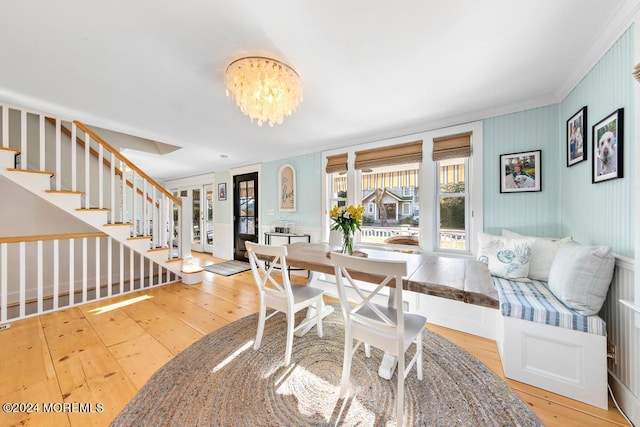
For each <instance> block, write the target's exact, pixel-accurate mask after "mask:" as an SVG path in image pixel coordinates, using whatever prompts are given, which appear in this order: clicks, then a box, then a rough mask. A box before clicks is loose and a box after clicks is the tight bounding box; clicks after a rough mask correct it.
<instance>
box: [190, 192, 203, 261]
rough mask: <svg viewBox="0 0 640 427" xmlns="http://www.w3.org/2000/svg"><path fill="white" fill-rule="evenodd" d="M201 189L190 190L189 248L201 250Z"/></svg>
mask: <svg viewBox="0 0 640 427" xmlns="http://www.w3.org/2000/svg"><path fill="white" fill-rule="evenodd" d="M201 193H202V190H200V189H199V188H194V189H192V190H191V207H192V209H193V210H192V221H191V250H192V251H198V252H202V239H201V233H202V212H201V211H200V207H201V205H202V203H201V200H200V195H201Z"/></svg>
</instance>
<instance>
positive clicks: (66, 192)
mask: <svg viewBox="0 0 640 427" xmlns="http://www.w3.org/2000/svg"><path fill="white" fill-rule="evenodd" d="M44 192H45V193H56V194H84V191H72V190H44Z"/></svg>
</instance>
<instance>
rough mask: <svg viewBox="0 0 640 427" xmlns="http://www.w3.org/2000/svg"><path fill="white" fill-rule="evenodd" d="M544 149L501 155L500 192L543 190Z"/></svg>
mask: <svg viewBox="0 0 640 427" xmlns="http://www.w3.org/2000/svg"><path fill="white" fill-rule="evenodd" d="M541 157H542V150H535V151H526V152H523V153H511V154H501V155H500V192H501V193H522V192H528V191H541V190H542V182H541V180H542V170H541Z"/></svg>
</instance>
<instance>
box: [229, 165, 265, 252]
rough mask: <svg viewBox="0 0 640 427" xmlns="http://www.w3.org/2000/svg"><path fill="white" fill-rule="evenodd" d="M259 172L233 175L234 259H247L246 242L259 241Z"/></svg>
mask: <svg viewBox="0 0 640 427" xmlns="http://www.w3.org/2000/svg"><path fill="white" fill-rule="evenodd" d="M258 223H259V222H258V172H252V173H246V174H242V175H235V176H234V177H233V259H235V260H240V261H247V260H248V259H249V258H248V256H247V249H246V247H245V245H244V242H246V241H250V242H258Z"/></svg>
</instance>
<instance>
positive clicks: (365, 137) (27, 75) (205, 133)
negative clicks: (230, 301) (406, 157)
mask: <svg viewBox="0 0 640 427" xmlns="http://www.w3.org/2000/svg"><path fill="white" fill-rule="evenodd" d="M639 3H640V0H517V1H514V0H483V1H478V0H447V1H445V0H405V1H402V2H390V1H382V0H368V1H365V0H351V1H339V0H323V1H300V0H272V1H258V0H255V1H249V0H234V1H221V0H182V1H175V0H135V1H131V0H108V1H105V0H99V1H98V0H56V1H42V0H40V1H38V0H20V1H2V2H0V55H1V56H0V58H2V59H1V61H0V64H1V65H0V100H2V101H5V102H8V103H12V104H14V105H19V106H26V107H29V108H32V109H36V110H40V111H44V112H47V113H50V114H58V115H62V116H63V117H66V118H70V119H79V120H81V121H84V122H85V123H87V124H89V125H93V126H97V127H101V128H105V129H110V130H112V131H117V132H122V133H127V134H130V135H135V136H137V137H140V138H144V139H151V140H154V141H158V142H162V143H166V144H172V145H177V146H181V147H183V148H182V149H180V150H177V151H174V152H171V153H168V154H164V155H161V154H149V153H143V152H138V151H131V150H127V155H128V156H129V157H131V159H132V160H133V161H134V162H136V163H137V164H138V165H139V166H140V167H142V169H143V170H145V171H146V172H147V173H148V174H149V175H151V176H153V177H154V178H156V179H159V180H166V179H170V178H177V177H184V176H190V175H196V174H200V173H205V172H212V171H219V170H226V169H229V168H234V167H239V166H244V165H248V164H253V163H258V162H262V161H269V160H275V159H281V158H285V157H290V156H294V155H298V154H303V153H310V152H317V151H321V150H323V149H327V148H335V147H339V146H346V145H353V144H355V143H360V142H367V141H374V140H376V139H382V138H388V137H392V136H399V135H403V134H407V133H415V132H419V131H424V130H429V129H433V128H436V127H442V126H445V125H451V124H457V123H462V122H466V121H470V120H477V119H480V118H484V117H488V116H492V115H496V114H502V113H507V112H511V111H517V110H522V109H524V108H531V107H536V106H540V105H547V104H552V103H556V102H559V101H561V100H562V99H563V98H564V97H565V96H566V95H567V94H568V93H569V91H570V90H571V89H572V88H573V87H574V86H575V85H576V84H577V83H578V82H579V80H580V79H581V78H582V77H583V76H584V74H585V73H586V72H587V71H588V70H589V68H590V67H592V66H593V65H594V64H595V63H596V62H597V60H598V59H599V58H600V57H601V56H602V55H603V54H604V53H605V51H606V49H607V48H608V47H610V46H611V44H612V43H613V42H614V41H615V40H616V38H617V37H619V36H620V35H621V34H622V32H623V31H624V30H625V29H626V28H627V27H628V25H629V24H630V23H631V20H632V18H633V17H634V15H635V14H636V13H637V12H638V8H639V7H638V5H639ZM248 54H251V55H253V54H256V55H266V56H272V57H274V58H276V59H279V60H282V61H284V62H286V63H288V64H290V65H292V66H293V67H294V68H295V69H296V70H297V72H298V73H299V74H300V76H301V77H302V79H303V83H304V102H303V103H302V104H301V105H300V106H299V107H298V110H297V111H296V112H295V113H294V114H293V115H292V116H290V117H288V118H286V119H285V122H284V124H283V125H281V126H275V127H273V128H270V127H268V126H263V127H258V126H257V125H256V124H255V123H251V122H250V121H249V118H248V117H246V116H244V115H242V113H241V112H240V110H239V109H238V108H237V107H236V105H235V103H234V102H232V101H229V100H228V99H227V98H226V95H225V90H224V85H223V77H224V71H225V69H226V66H227V65H228V64H229V63H230V62H231V61H233V60H234V59H236V58H238V57H240V56H244V55H248ZM631 71H632V70H629V72H630V73H631ZM222 155H226V156H228V157H222Z"/></svg>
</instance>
